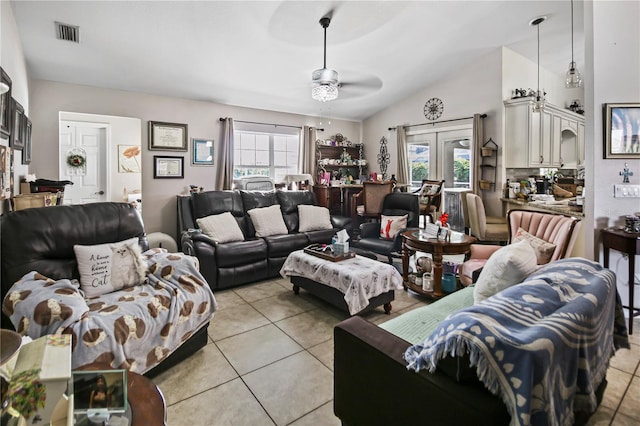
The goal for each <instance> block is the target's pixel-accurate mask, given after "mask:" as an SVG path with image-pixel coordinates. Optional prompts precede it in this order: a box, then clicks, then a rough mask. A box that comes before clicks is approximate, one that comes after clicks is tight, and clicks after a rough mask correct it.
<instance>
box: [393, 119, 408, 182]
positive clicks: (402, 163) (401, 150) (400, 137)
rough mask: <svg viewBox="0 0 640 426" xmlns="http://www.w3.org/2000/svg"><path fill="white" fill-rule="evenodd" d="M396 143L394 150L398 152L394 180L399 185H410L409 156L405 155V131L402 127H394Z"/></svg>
mask: <svg viewBox="0 0 640 426" xmlns="http://www.w3.org/2000/svg"><path fill="white" fill-rule="evenodd" d="M396 141H397V142H396V149H397V151H398V164H397V166H396V173H397V176H396V179H397V180H398V182H399V183H408V184H411V176H410V175H409V156H408V155H407V131H406V129H405V128H404V126H398V127H396Z"/></svg>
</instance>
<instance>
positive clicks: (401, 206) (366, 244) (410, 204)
mask: <svg viewBox="0 0 640 426" xmlns="http://www.w3.org/2000/svg"><path fill="white" fill-rule="evenodd" d="M381 215H382V216H385V217H387V216H392V217H402V216H405V215H406V216H407V223H406V226H404V227H402V228H401V229H399V230H397V232H396V233H395V234H387V235H386V236H385V235H383V234H384V232H381V226H382V225H383V224H384V223H378V222H369V223H363V224H362V225H360V239H359V240H358V241H355V242H353V246H354V247H357V248H359V249H363V250H368V251H372V252H374V253H377V254H381V255H383V256H387V258H388V260H389V263H391V262H392V253H396V252H399V251H400V250H401V249H402V237H401V236H400V234H401V233H402V231H404V230H405V229H407V228H418V226H419V225H420V206H419V204H418V197H416V196H415V195H414V194H409V193H407V192H392V193H390V194H387V195H386V196H385V197H384V200H383V201H382V211H381ZM389 220H390V219H387V221H389ZM387 223H388V224H389V225H391V223H389V222H387Z"/></svg>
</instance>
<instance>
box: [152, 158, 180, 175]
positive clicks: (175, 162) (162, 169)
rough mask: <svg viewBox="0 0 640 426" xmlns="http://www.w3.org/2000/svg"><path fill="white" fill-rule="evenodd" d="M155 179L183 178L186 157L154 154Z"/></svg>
mask: <svg viewBox="0 0 640 426" xmlns="http://www.w3.org/2000/svg"><path fill="white" fill-rule="evenodd" d="M153 178H154V179H183V178H184V157H171V156H160V155H154V156H153Z"/></svg>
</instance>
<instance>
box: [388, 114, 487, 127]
mask: <svg viewBox="0 0 640 426" xmlns="http://www.w3.org/2000/svg"><path fill="white" fill-rule="evenodd" d="M471 118H473V116H471V117H462V118H452V119H451V120H440V121H432V122H430V123H420V124H409V125H407V126H404V127H415V126H426V125H427V124H434V125H435V124H438V123H448V122H450V121H460V120H469V119H471ZM480 118H487V114H480ZM396 129H397V127H389V128H388V129H387V130H396Z"/></svg>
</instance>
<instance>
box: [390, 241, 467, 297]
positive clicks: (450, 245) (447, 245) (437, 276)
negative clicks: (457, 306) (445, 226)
mask: <svg viewBox="0 0 640 426" xmlns="http://www.w3.org/2000/svg"><path fill="white" fill-rule="evenodd" d="M475 241H476V239H475V238H474V237H471V236H469V235H467V234H463V233H461V232H452V236H451V240H450V241H444V240H442V239H436V238H428V237H427V236H426V234H425V233H424V231H421V230H409V231H405V232H403V233H402V279H403V281H404V282H403V285H404V288H405V290H406V289H407V288H410V289H411V290H413V291H415V292H416V293H418V294H422V295H424V296H428V297H433V298H440V297H442V296H444V294H443V293H442V255H445V254H466V253H468V252H469V251H470V250H471V249H470V246H471V244H472V243H474V242H475ZM416 251H421V252H424V253H430V254H431V255H432V257H433V287H434V291H433V292H426V291H424V290H422V286H419V285H416V284H413V283H411V282H410V281H409V256H411V255H412V254H413V253H415V252H416Z"/></svg>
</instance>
